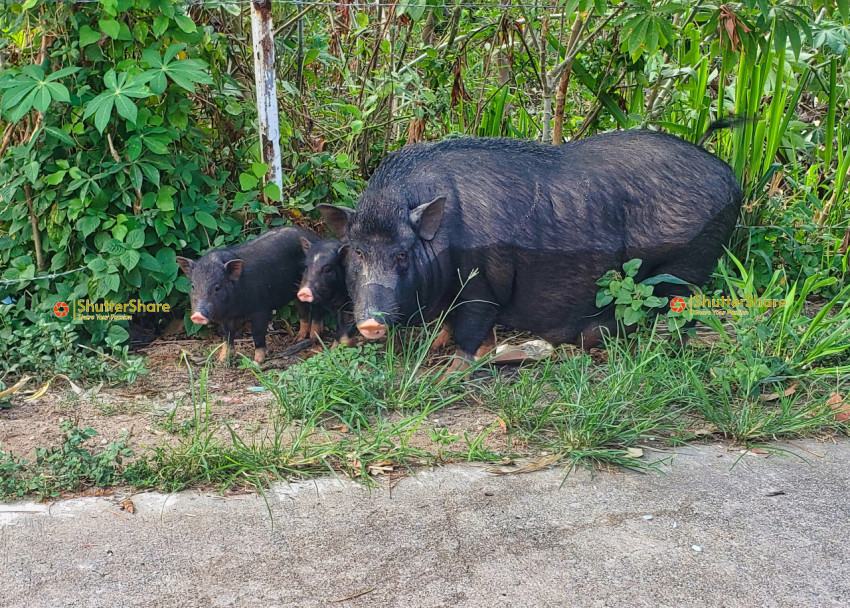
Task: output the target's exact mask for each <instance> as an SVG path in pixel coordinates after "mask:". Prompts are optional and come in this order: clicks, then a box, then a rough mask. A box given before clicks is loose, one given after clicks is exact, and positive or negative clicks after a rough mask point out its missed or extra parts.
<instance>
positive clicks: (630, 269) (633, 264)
mask: <svg viewBox="0 0 850 608" xmlns="http://www.w3.org/2000/svg"><path fill="white" fill-rule="evenodd" d="M641 264H643V260H640V259H638V258H635V259H633V260H629V261H628V262H626V263H625V264H623V270H624V271H625V272H626V274H627V275H629V276H632V275H635V274H637V271H638V270H640V265H641ZM626 281H629V279H625V280H624V281H623V283H624V284H625V283H626ZM631 284H632V285H634V282H633V281H632V282H631Z"/></svg>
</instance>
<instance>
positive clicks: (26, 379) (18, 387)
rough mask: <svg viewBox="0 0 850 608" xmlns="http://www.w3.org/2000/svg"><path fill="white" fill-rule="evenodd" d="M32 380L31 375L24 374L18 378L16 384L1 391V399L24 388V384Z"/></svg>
mask: <svg viewBox="0 0 850 608" xmlns="http://www.w3.org/2000/svg"><path fill="white" fill-rule="evenodd" d="M30 380H31V378H30V376H24V377H23V378H21V379H20V380H18V382H17V383H16V384H15V385H14V386H12V387H10V388H7V389H6V390H5V391H0V399H2V398H3V397H6V396H7V395H11V394H12V393H17V392H18V391H19V390H21V389H22V388H24V385H25V384H26V383H27V382H29V381H30ZM26 401H29V399H27V400H26Z"/></svg>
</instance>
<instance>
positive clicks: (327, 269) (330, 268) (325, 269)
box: [322, 266, 334, 274]
mask: <svg viewBox="0 0 850 608" xmlns="http://www.w3.org/2000/svg"><path fill="white" fill-rule="evenodd" d="M333 271H334V269H333V266H324V267H322V272H324V273H325V274H330V273H332V272H333Z"/></svg>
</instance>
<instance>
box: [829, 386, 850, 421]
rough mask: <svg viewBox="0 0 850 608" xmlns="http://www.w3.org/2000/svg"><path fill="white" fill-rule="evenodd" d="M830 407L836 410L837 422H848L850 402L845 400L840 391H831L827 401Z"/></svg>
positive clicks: (849, 418)
mask: <svg viewBox="0 0 850 608" xmlns="http://www.w3.org/2000/svg"><path fill="white" fill-rule="evenodd" d="M827 403H828V404H829V408H830V409H831V410H832V411H833V412H835V421H836V422H847V421H848V420H850V403H848V402H846V401H844V397H842V396H841V395H839V394H838V393H831V394H830V395H829V400H828V401H827Z"/></svg>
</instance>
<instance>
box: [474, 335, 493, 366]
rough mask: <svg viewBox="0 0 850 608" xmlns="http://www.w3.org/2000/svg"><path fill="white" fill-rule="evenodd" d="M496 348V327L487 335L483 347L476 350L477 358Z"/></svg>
mask: <svg viewBox="0 0 850 608" xmlns="http://www.w3.org/2000/svg"><path fill="white" fill-rule="evenodd" d="M494 348H496V328H495V327H494V328H493V330H492V331H491V332H490V333H489V334H487V337H486V338H485V339H484V343H483V344H482V345H481V347H480V348H479V349H478V350H477V351H475V358H476V359H480V358H481V357H483V356H484V355H486V354H487V353H489V352H491V351H492V350H493V349H494Z"/></svg>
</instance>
